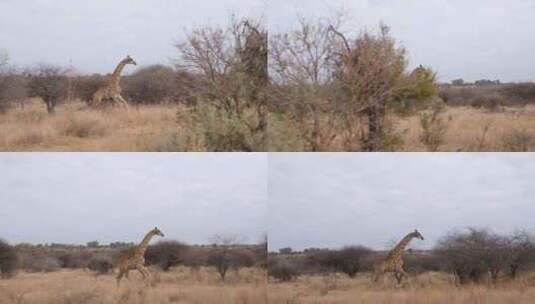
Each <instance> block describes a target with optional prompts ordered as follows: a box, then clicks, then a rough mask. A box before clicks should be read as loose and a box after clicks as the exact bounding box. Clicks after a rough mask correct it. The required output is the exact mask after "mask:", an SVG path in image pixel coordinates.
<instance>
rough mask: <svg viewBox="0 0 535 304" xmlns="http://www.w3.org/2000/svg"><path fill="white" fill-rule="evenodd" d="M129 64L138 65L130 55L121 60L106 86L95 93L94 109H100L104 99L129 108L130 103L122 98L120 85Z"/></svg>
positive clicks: (107, 76)
mask: <svg viewBox="0 0 535 304" xmlns="http://www.w3.org/2000/svg"><path fill="white" fill-rule="evenodd" d="M127 64H133V65H137V63H136V62H135V61H134V59H132V57H130V55H128V56H126V58H125V59H123V60H121V62H119V64H118V65H117V67H116V68H115V70H114V71H113V73H112V74H107V75H106V81H105V82H104V84H103V85H102V86H101V87H100V88H99V89H98V90H97V91H96V92H95V94H93V101H92V104H91V105H92V106H93V107H98V106H99V105H100V104H101V103H102V100H103V99H112V100H113V101H114V102H116V103H118V104H122V105H123V106H124V107H125V108H128V103H127V102H126V100H125V99H124V98H123V97H122V96H121V86H120V85H119V81H120V78H121V72H122V71H123V69H124V67H125V66H126V65H127Z"/></svg>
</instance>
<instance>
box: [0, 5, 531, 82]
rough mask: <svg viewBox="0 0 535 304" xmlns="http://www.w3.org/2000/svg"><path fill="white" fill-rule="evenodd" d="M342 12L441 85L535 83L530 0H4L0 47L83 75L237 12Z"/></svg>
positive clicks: (272, 16)
mask: <svg viewBox="0 0 535 304" xmlns="http://www.w3.org/2000/svg"><path fill="white" fill-rule="evenodd" d="M340 8H343V11H344V12H345V13H346V14H348V15H349V16H350V17H351V22H349V23H350V24H349V27H348V28H347V29H351V30H353V31H355V30H358V29H360V28H364V27H368V28H372V29H373V28H374V27H376V25H377V24H378V23H379V22H380V21H384V22H385V23H386V24H388V25H390V26H391V27H392V33H393V35H394V36H395V37H396V38H397V39H398V40H399V41H400V42H401V44H402V45H403V46H405V47H406V48H407V49H408V50H409V55H410V59H411V65H412V67H414V66H417V65H419V64H424V65H428V66H431V67H433V68H434V69H435V70H437V71H438V73H439V78H440V80H441V81H449V80H451V79H454V78H459V77H462V78H465V79H466V80H475V79H481V78H490V79H501V80H503V81H526V80H527V81H533V80H535V73H534V72H533V71H535V60H533V55H532V54H533V50H535V40H534V39H532V37H533V36H534V35H535V18H533V16H534V15H535V1H533V0H508V1H504V0H470V1H465V0H425V1H422V0H307V1H303V0H219V1H213V0H150V1H149V0H138V1H132V0H114V1H108V0H93V1H72V0H25V1H19V0H0V29H1V31H0V48H4V49H6V50H7V51H8V52H9V54H10V56H11V59H12V62H13V63H15V64H18V65H28V64H34V63H38V62H50V63H54V64H61V65H67V64H69V60H72V63H73V65H74V66H75V67H77V68H78V69H79V70H80V71H81V72H85V73H92V72H99V73H109V72H111V71H112V70H113V68H114V66H115V65H116V64H117V62H118V61H119V60H120V59H122V58H123V57H124V56H125V55H126V54H127V53H128V54H131V55H132V56H133V57H134V59H136V60H137V61H138V63H139V64H140V65H148V64H154V63H164V64H169V63H170V62H171V59H173V58H176V52H175V50H174V47H173V41H176V40H177V39H180V37H182V35H183V32H184V31H183V30H184V29H185V28H191V27H193V26H197V25H203V24H222V23H225V22H227V21H228V20H229V16H230V15H231V14H232V13H235V14H238V15H241V16H246V15H249V16H253V17H258V16H264V17H265V18H266V19H267V20H268V22H269V28H270V30H272V31H277V30H284V29H288V28H292V26H293V25H295V21H296V19H297V16H298V15H301V16H305V17H311V18H314V17H325V16H328V15H330V14H332V12H334V11H336V10H340ZM133 69H134V68H132V67H129V68H128V69H127V70H126V72H127V73H128V72H132V71H133Z"/></svg>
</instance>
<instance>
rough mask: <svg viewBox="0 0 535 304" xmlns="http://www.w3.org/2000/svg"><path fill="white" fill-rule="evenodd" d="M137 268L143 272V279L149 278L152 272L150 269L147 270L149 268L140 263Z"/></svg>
mask: <svg viewBox="0 0 535 304" xmlns="http://www.w3.org/2000/svg"><path fill="white" fill-rule="evenodd" d="M136 269H137V270H138V271H139V272H140V273H141V275H142V276H143V279H144V280H145V279H148V278H149V277H150V273H149V271H148V270H147V268H146V267H145V266H143V265H138V266H136Z"/></svg>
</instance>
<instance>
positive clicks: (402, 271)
mask: <svg viewBox="0 0 535 304" xmlns="http://www.w3.org/2000/svg"><path fill="white" fill-rule="evenodd" d="M396 274H398V275H399V279H397V277H396V279H397V280H398V284H400V283H401V280H402V279H403V278H407V279H408V278H409V274H408V273H407V272H405V270H403V269H400V270H398V271H397V272H396Z"/></svg>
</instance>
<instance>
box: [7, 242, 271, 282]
mask: <svg viewBox="0 0 535 304" xmlns="http://www.w3.org/2000/svg"><path fill="white" fill-rule="evenodd" d="M133 248H134V247H133V243H122V242H116V243H112V244H110V245H103V246H101V245H98V242H89V243H87V246H83V245H65V244H49V245H31V244H19V245H15V246H11V245H9V244H8V243H7V242H5V241H0V275H1V277H2V278H10V277H12V276H14V275H15V274H16V272H17V271H26V272H51V271H56V270H59V269H62V268H70V269H77V268H84V269H89V270H91V271H94V272H96V273H99V274H105V273H108V272H110V271H111V270H112V268H113V267H114V265H116V262H117V260H118V259H119V258H120V257H122V256H124V255H129V254H131V253H132V249H133ZM266 249H267V245H266V244H264V243H263V244H255V245H242V244H212V245H187V244H184V243H181V242H178V241H160V242H157V243H155V244H153V245H149V246H148V248H147V251H146V253H145V259H146V263H147V265H149V266H155V267H158V268H159V269H161V270H162V271H168V270H169V269H171V268H172V267H174V266H179V265H183V266H187V267H191V268H193V269H198V268H200V267H203V266H204V267H215V269H216V270H217V272H218V273H219V274H220V276H221V278H222V279H224V278H225V275H226V273H227V271H228V270H230V269H234V270H238V269H239V268H242V267H261V268H265V267H266V262H267V261H266V259H267V251H266Z"/></svg>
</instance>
